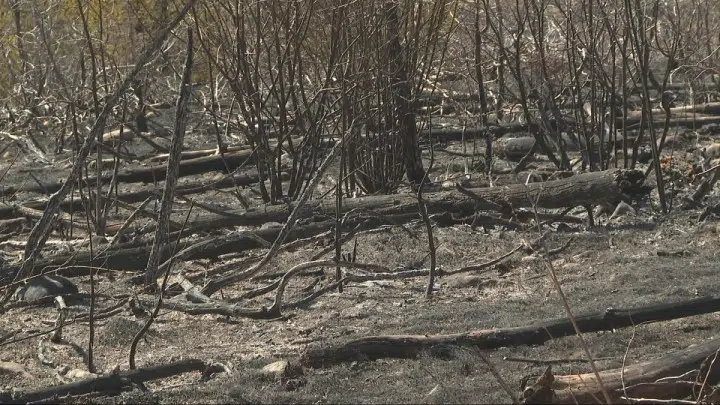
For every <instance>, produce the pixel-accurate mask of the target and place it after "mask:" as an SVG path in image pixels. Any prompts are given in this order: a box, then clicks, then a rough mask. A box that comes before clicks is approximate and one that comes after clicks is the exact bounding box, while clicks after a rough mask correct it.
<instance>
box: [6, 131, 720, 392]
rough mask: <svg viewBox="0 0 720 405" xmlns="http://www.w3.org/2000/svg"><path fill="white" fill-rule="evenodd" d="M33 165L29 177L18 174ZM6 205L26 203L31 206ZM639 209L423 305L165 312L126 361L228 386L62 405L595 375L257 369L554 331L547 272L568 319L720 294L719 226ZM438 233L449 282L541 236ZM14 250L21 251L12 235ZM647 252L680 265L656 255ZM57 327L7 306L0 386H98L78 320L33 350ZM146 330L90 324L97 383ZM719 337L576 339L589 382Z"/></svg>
mask: <svg viewBox="0 0 720 405" xmlns="http://www.w3.org/2000/svg"><path fill="white" fill-rule="evenodd" d="M192 146H195V145H192ZM4 159H5V160H4V161H3V165H2V167H0V168H3V170H4V167H7V166H6V165H7V164H8V160H9V158H7V157H6V158H4ZM440 163H441V164H438V165H437V167H438V168H437V169H436V172H435V173H434V174H433V176H434V177H433V180H437V181H442V180H443V179H444V178H443V176H445V173H446V170H445V169H446V168H447V167H448V166H450V165H451V164H452V163H453V162H452V161H442V162H440ZM542 163H543V162H539V163H537V165H541V164H542ZM28 166H29V163H28V164H26V165H25V167H28ZM42 173H44V174H43V175H47V177H43V178H44V179H47V180H48V181H49V180H50V179H52V174H53V173H57V171H53V170H52V169H50V168H48V167H46V168H45V169H44V170H43V171H42ZM57 176H58V177H60V178H62V176H61V175H57ZM206 177H207V178H210V177H212V176H211V175H206ZM194 179H195V180H197V177H195V178H194ZM28 182H32V180H30V179H29V178H28V177H27V176H26V175H23V172H21V171H19V170H18V169H13V170H11V172H10V175H9V177H7V179H6V184H13V185H19V184H22V183H26V184H27V183H28ZM328 184H329V183H328V182H325V183H323V185H322V187H328V186H329V185H328ZM123 187H126V189H132V188H133V187H135V188H136V187H141V186H139V185H130V186H123ZM123 187H121V191H122V188H123ZM678 187H680V186H678ZM682 187H683V190H685V192H686V193H687V192H690V191H691V190H692V188H693V187H694V186H691V185H688V184H685V185H683V186H682ZM246 192H247V193H248V196H249V197H252V196H253V194H252V193H250V192H249V190H246ZM17 198H18V199H19V200H22V199H25V198H29V196H23V195H19V196H18V197H17ZM194 198H197V199H198V200H199V201H205V202H214V203H216V204H221V203H225V204H228V205H232V204H235V205H236V206H237V203H233V201H232V200H231V199H230V198H229V197H228V196H227V194H226V193H220V192H212V193H206V194H205V195H202V196H196V197H194ZM717 199H718V197H717V195H716V194H712V195H711V196H710V197H709V199H708V203H709V204H710V203H713V202H717V201H716V200H717ZM650 201H651V202H652V203H649V202H648V201H645V202H641V203H639V204H636V208H637V209H638V213H637V215H634V216H633V215H627V216H621V217H619V218H614V219H613V220H612V221H611V222H610V221H608V218H607V217H603V218H601V219H599V220H598V224H597V225H596V226H594V227H592V228H588V227H586V226H585V225H578V224H569V227H568V226H565V227H564V229H563V230H557V231H555V232H552V234H551V235H550V236H549V237H548V238H547V240H546V245H547V248H548V249H553V248H557V247H559V246H562V245H563V244H565V243H566V242H567V241H568V240H570V243H569V246H568V247H567V249H565V250H564V251H562V253H560V254H559V255H557V256H555V257H553V259H552V260H551V261H548V260H546V259H544V258H543V256H542V255H540V254H537V253H535V254H532V255H530V254H526V253H520V252H518V253H516V254H514V255H513V256H511V257H510V258H509V259H507V260H505V261H504V262H502V263H501V264H499V265H497V266H495V267H492V268H490V269H488V270H484V271H480V272H475V273H467V274H465V275H461V276H449V277H445V278H442V279H440V280H439V282H438V286H437V288H436V290H435V291H434V294H433V296H432V298H429V299H428V298H425V296H424V290H425V283H426V280H425V279H424V278H416V279H407V280H388V281H373V282H365V283H360V284H350V285H348V286H347V287H346V288H345V291H344V292H343V293H342V294H340V293H338V292H332V293H326V294H324V295H322V296H320V297H318V298H317V299H315V300H314V301H313V302H312V303H311V304H309V305H308V306H305V307H301V308H297V309H286V310H284V311H283V315H284V316H283V317H282V318H281V319H277V320H250V319H228V318H226V317H221V316H217V315H188V314H185V313H182V312H178V311H173V310H172V309H163V310H161V312H160V316H159V317H158V318H157V320H156V321H155V323H154V324H153V326H152V328H151V329H150V332H149V333H148V335H147V337H146V339H144V340H142V341H141V342H140V344H139V346H138V352H137V356H136V362H137V364H138V366H139V367H145V366H150V365H154V364H165V363H168V362H170V361H176V360H181V359H189V358H197V359H201V360H203V361H207V362H216V363H221V364H223V365H224V366H226V367H227V368H228V370H229V371H230V373H218V374H216V375H215V376H214V377H213V378H212V379H210V380H209V381H200V375H199V373H186V374H181V375H178V376H175V377H171V378H166V379H162V380H158V381H155V382H150V383H147V384H146V388H147V389H148V391H147V392H143V390H141V389H140V388H139V387H135V389H133V390H131V391H127V392H124V393H122V394H120V395H117V396H86V397H80V398H77V397H76V398H73V399H72V401H73V402H92V403H178V402H188V403H228V402H231V403H508V402H510V401H511V399H510V396H509V395H508V393H507V392H506V391H505V390H504V389H503V386H502V385H501V383H500V382H499V381H498V379H497V378H495V377H494V375H493V373H491V368H494V369H495V370H496V371H497V372H498V373H499V375H500V377H501V378H502V380H503V381H504V383H505V384H506V385H507V386H508V387H510V388H511V390H513V391H514V394H515V395H519V392H520V381H521V380H522V379H523V378H524V377H526V376H530V375H539V374H540V373H541V372H542V371H543V370H544V368H545V366H543V365H541V364H537V363H532V362H522V361H518V359H533V360H536V361H543V360H557V359H566V360H568V361H567V362H563V363H560V364H556V365H554V366H553V371H554V372H555V373H557V374H576V373H585V372H589V371H591V369H590V366H589V364H587V363H586V362H583V361H581V360H582V359H585V358H586V356H585V354H584V352H583V348H582V344H581V339H580V338H579V337H577V336H572V337H565V338H558V339H554V340H552V341H550V342H548V343H547V344H545V345H542V346H517V347H507V348H501V349H497V350H490V351H484V352H482V353H479V352H477V351H476V350H475V349H471V348H454V347H452V348H446V349H447V350H439V351H434V350H430V351H428V352H427V353H424V354H423V355H421V356H420V357H419V358H417V359H409V360H398V359H381V360H376V361H365V362H352V363H346V364H340V365H336V366H332V367H328V368H321V369H308V368H306V369H304V370H303V374H302V376H299V377H298V378H296V379H294V380H293V381H292V382H288V381H277V380H276V379H275V378H273V377H268V376H267V375H266V374H264V373H263V372H262V371H261V369H262V367H263V366H265V365H267V364H270V363H272V362H275V361H278V360H296V359H297V358H298V357H299V356H300V354H301V353H302V352H303V351H304V350H305V349H307V348H308V347H314V346H315V345H332V344H341V343H343V342H346V341H349V340H351V339H355V338H360V337H364V336H371V335H380V334H419V335H426V334H445V333H457V332H466V331H472V330H484V329H493V328H506V327H515V326H524V325H529V324H533V323H535V322H538V321H541V320H546V319H550V318H557V317H565V316H566V314H565V311H564V309H563V305H562V302H561V300H560V298H559V294H558V291H557V290H556V289H555V287H554V286H553V284H552V283H551V281H550V278H549V277H548V272H549V268H550V265H551V267H552V269H554V271H555V272H556V274H557V277H558V279H559V281H560V284H561V286H562V290H563V292H564V294H565V295H566V297H567V300H568V303H569V305H570V307H571V308H572V311H573V313H574V314H576V315H577V314H582V313H586V312H596V311H603V310H605V309H606V308H609V307H613V308H630V307H637V306H643V305H650V304H656V303H662V302H675V301H681V300H687V299H692V298H695V297H698V296H706V295H711V294H715V293H716V291H717V290H718V289H720V278H719V277H718V276H717V273H718V271H719V270H720V266H719V265H718V263H719V262H718V247H719V246H720V242H718V241H719V238H718V233H719V232H720V228H719V227H718V223H717V222H716V220H715V219H714V218H713V217H712V216H711V217H710V218H708V219H707V220H706V221H705V222H704V223H698V221H697V217H698V215H699V213H700V209H695V210H681V209H679V208H678V207H677V205H679V204H676V206H675V208H674V209H673V211H672V212H671V213H670V214H669V215H667V216H663V215H660V214H659V213H658V212H657V209H656V208H655V207H654V204H655V203H656V201H657V195H656V194H655V193H653V195H652V196H651V198H650ZM183 209H187V207H186V206H184V208H183ZM113 212H114V211H113ZM114 215H116V216H117V218H120V219H122V218H124V217H125V216H126V215H127V213H126V212H122V211H121V212H120V213H118V214H114ZM177 215H178V219H181V218H183V216H184V212H182V210H179V211H178V213H177ZM570 215H575V216H578V217H584V216H585V211H584V209H582V208H578V209H576V210H575V211H572V212H571V213H570ZM556 227H557V224H556V225H553V229H555V228H556ZM433 234H434V237H435V238H436V245H437V262H438V265H439V266H441V267H442V268H444V269H447V270H451V269H458V268H461V267H464V266H468V265H472V264H480V263H483V262H486V261H488V260H491V259H494V258H496V257H499V256H501V255H503V254H505V253H506V252H508V251H510V250H512V249H513V248H515V247H516V246H518V245H520V244H524V243H527V242H530V241H532V240H534V239H536V238H537V237H538V236H539V233H538V231H537V230H536V229H534V228H533V227H532V226H528V228H527V229H525V230H522V231H507V230H500V229H492V230H488V231H487V232H485V231H483V229H482V228H479V229H477V230H473V229H471V228H470V226H468V225H456V226H453V227H445V228H440V227H436V228H434V229H433ZM76 238H79V239H82V238H83V236H82V235H77V236H76ZM13 240H18V241H22V240H23V236H17V237H15V238H13ZM51 241H52V239H51ZM324 243H327V241H326V240H323V239H313V240H310V241H308V242H307V243H305V244H303V245H301V246H299V247H296V248H294V249H293V250H292V251H284V252H282V253H280V254H279V255H278V256H277V257H276V258H275V259H273V261H272V263H271V264H270V266H269V269H270V270H271V271H272V272H274V273H282V272H284V271H287V270H288V269H289V268H291V267H292V266H294V265H296V264H298V263H301V262H303V261H307V260H309V258H310V257H311V256H312V255H313V254H315V253H316V252H318V251H320V250H321V249H323V247H324V246H323V245H324ZM9 246H10V245H7V244H6V245H3V250H4V252H3V253H4V254H5V255H6V256H8V257H6V260H10V259H14V258H16V257H17V256H12V257H9V256H11V252H10V247H9ZM53 246H54V247H53ZM61 248H62V243H58V244H57V245H49V248H48V249H49V250H48V251H46V253H45V254H46V255H48V254H53V251H52V249H61ZM351 249H352V245H351V244H348V245H346V246H345V250H346V251H349V250H351ZM18 251H19V250H18ZM427 251H428V248H427V234H426V232H425V229H424V226H423V225H422V223H419V222H417V223H412V224H409V225H407V226H406V227H405V229H402V228H400V227H388V228H385V229H381V230H375V231H373V232H368V233H364V234H361V235H359V236H358V237H357V257H356V259H357V261H358V262H363V263H375V264H382V265H384V266H387V267H390V268H396V267H403V268H427V267H428V266H429V259H428V257H427ZM658 252H660V253H662V252H684V253H683V254H681V255H671V256H661V255H659V254H658ZM263 253H264V251H261V250H258V251H255V252H250V253H249V254H244V255H243V256H242V257H241V258H240V260H243V259H247V258H248V255H261V254H263ZM13 255H16V254H15V253H13ZM327 257H331V256H327ZM233 260H237V259H230V258H225V259H221V260H220V261H219V262H210V261H207V260H197V261H191V262H185V263H181V264H179V265H178V266H177V267H176V268H175V270H176V271H177V272H181V273H183V274H185V275H194V274H201V273H202V272H204V271H207V270H208V269H212V268H215V267H217V266H218V265H223V264H228V263H232V261H233ZM239 266H241V264H238V267H239ZM325 272H326V277H322V279H321V280H320V283H319V284H318V285H317V286H314V287H311V288H310V289H309V290H308V291H303V289H304V288H305V287H307V286H309V285H311V284H312V283H313V282H314V277H311V276H300V277H297V278H295V279H293V281H292V282H291V283H290V286H289V288H288V293H287V295H286V297H285V301H286V302H290V301H295V300H297V299H300V298H302V297H304V296H306V295H307V294H309V291H312V290H313V289H315V290H316V289H318V288H319V287H320V286H322V285H326V284H327V283H329V282H331V281H332V277H334V269H325ZM130 275H131V274H130V273H127V272H122V271H115V272H111V273H105V274H101V275H99V276H97V285H96V287H95V289H96V291H97V292H98V293H99V294H101V296H103V297H112V296H114V295H118V294H128V293H131V292H132V291H133V289H135V290H138V291H139V289H138V287H134V286H131V285H130V284H127V283H126V280H127V279H128V278H129V276H130ZM73 280H74V281H75V282H76V283H78V286H79V289H80V291H84V292H88V291H90V285H89V277H74V278H73ZM269 282H270V281H268V280H258V281H252V282H245V283H241V284H239V285H234V286H231V287H229V288H226V289H224V290H222V292H221V293H218V294H216V295H214V296H213V298H216V299H218V300H226V301H229V302H237V303H238V304H240V305H242V306H244V307H250V308H260V306H262V305H264V306H269V305H270V304H271V303H272V299H273V298H274V295H273V294H272V293H270V294H267V295H264V296H261V297H258V298H255V299H252V300H243V301H240V300H239V299H238V297H239V296H240V295H242V294H243V293H244V292H247V291H249V290H251V289H254V288H257V287H259V286H262V285H266V284H267V283H269ZM116 302H118V301H117V300H115V299H112V298H99V299H98V306H99V307H100V308H106V307H109V306H111V305H113V304H115V303H116ZM87 311H88V305H87V303H80V304H78V305H74V306H72V307H71V309H70V312H71V316H72V315H80V314H86V313H87ZM55 318H56V310H55V309H53V308H51V307H27V308H18V309H13V310H11V311H9V312H8V313H5V314H3V315H2V316H0V336H3V335H5V334H6V333H8V332H10V331H15V330H18V329H20V330H21V331H22V332H21V334H19V335H18V337H27V338H26V339H23V340H19V341H17V340H18V339H10V341H11V342H12V343H10V344H8V343H7V342H5V343H4V344H3V345H2V346H1V347H2V350H1V351H0V361H2V362H13V363H17V364H19V365H21V366H22V368H23V371H22V372H5V371H2V370H0V388H2V389H4V390H6V391H10V390H13V389H14V390H19V391H30V390H33V389H38V388H41V387H47V386H52V385H57V384H60V383H66V382H71V381H77V380H80V379H83V378H89V377H92V376H93V374H88V373H87V371H86V370H87V367H86V364H85V355H86V352H87V345H88V332H89V327H88V324H87V322H77V323H73V324H71V325H69V326H67V327H65V330H64V336H63V337H64V341H63V342H61V343H58V344H56V343H51V342H50V341H48V340H43V343H42V344H40V341H41V337H42V336H43V335H42V334H41V333H40V332H43V331H47V330H48V329H50V328H52V325H53V324H54V321H55ZM146 319H147V318H145V317H143V316H136V315H134V314H132V313H131V312H130V311H129V310H124V311H123V312H122V313H120V314H118V315H115V316H113V317H111V318H109V319H102V320H99V321H98V322H97V325H96V330H95V333H96V339H95V346H94V352H93V354H94V361H95V366H96V368H97V374H107V373H110V372H112V371H113V370H114V369H115V368H116V367H119V368H120V369H121V370H127V368H128V356H129V346H130V342H131V341H132V339H133V336H134V335H135V333H136V332H137V331H138V330H139V329H140V328H141V326H142V324H143V323H144V322H145V321H146ZM719 332H720V322H718V316H717V315H716V314H708V315H702V316H695V317H689V318H685V319H679V320H673V321H668V322H662V323H653V324H644V325H637V327H635V328H626V329H619V330H616V331H614V332H605V333H586V334H584V335H583V336H582V338H583V339H584V340H585V341H586V342H587V345H588V347H589V349H590V351H591V353H592V356H593V357H594V358H595V359H596V362H597V365H598V368H600V369H611V368H618V367H621V366H622V365H623V363H624V364H626V365H628V364H633V363H636V362H640V361H646V360H651V359H657V358H660V357H662V356H663V355H664V354H666V353H669V352H672V351H676V350H680V349H685V348H687V347H689V346H690V345H695V344H698V343H701V342H704V341H706V340H708V339H711V338H714V337H717V336H718V333H719ZM33 334H34V335H38V336H33ZM40 346H42V352H43V353H44V357H45V358H46V359H50V360H52V364H43V363H42V362H41V361H40V360H39V355H38V354H39V350H40V349H39V347H40ZM481 354H482V355H481ZM483 357H484V358H486V359H487V360H488V362H487V363H486V362H485V361H484V359H483Z"/></svg>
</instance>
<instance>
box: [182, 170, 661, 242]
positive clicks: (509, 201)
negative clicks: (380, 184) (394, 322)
mask: <svg viewBox="0 0 720 405" xmlns="http://www.w3.org/2000/svg"><path fill="white" fill-rule="evenodd" d="M469 190H470V191H471V192H472V193H473V194H475V195H477V196H479V197H480V198H481V200H476V199H473V198H471V197H468V196H467V195H465V194H463V193H461V192H459V191H457V190H447V191H441V192H436V193H427V194H425V196H424V199H425V204H426V206H427V210H428V213H430V214H435V213H442V212H454V213H459V214H464V215H471V214H473V213H475V212H476V211H478V210H488V211H493V210H495V208H496V207H497V205H498V204H500V205H503V206H506V205H509V206H511V207H513V208H518V207H532V206H533V204H535V203H536V202H537V206H538V207H540V208H571V207H577V206H585V205H593V206H594V205H599V204H601V203H604V202H606V203H610V204H612V203H617V202H619V201H621V200H626V199H629V198H637V197H641V196H644V195H646V194H648V193H649V192H650V190H651V186H647V185H645V184H644V175H643V173H642V172H641V171H636V170H622V169H613V170H605V171H600V172H590V173H581V174H577V175H575V176H572V177H567V178H563V179H558V180H551V181H547V182H544V183H530V184H527V185H525V184H508V185H504V186H498V187H484V188H473V189H469ZM290 211H291V209H290V207H288V206H287V205H267V206H264V207H262V208H259V209H254V210H249V211H244V212H240V211H232V212H230V213H229V214H230V215H228V216H219V215H209V216H204V217H201V219H200V220H198V221H196V222H194V223H193V224H192V225H191V227H193V228H196V229H214V228H218V227H222V226H241V225H242V226H260V225H262V224H265V223H267V222H284V221H285V220H286V219H287V218H288V216H289V215H290ZM349 211H373V212H376V213H380V214H383V215H397V214H408V213H416V212H417V197H416V196H415V195H414V194H393V195H374V196H365V197H358V198H348V199H345V200H343V211H342V212H343V213H347V212H349ZM313 216H320V217H323V216H325V217H327V218H334V216H335V202H334V201H331V200H320V201H310V202H308V203H307V204H306V205H305V207H303V210H302V213H301V217H302V218H311V217H313Z"/></svg>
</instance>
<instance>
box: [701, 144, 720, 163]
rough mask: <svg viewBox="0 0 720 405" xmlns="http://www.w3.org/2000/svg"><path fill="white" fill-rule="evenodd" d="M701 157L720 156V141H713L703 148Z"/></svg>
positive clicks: (714, 157) (711, 157) (712, 157)
mask: <svg viewBox="0 0 720 405" xmlns="http://www.w3.org/2000/svg"><path fill="white" fill-rule="evenodd" d="M703 157H705V158H707V159H716V158H720V142H714V143H713V144H712V145H709V146H708V147H706V148H705V149H704V150H703Z"/></svg>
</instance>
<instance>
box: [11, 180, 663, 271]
mask: <svg viewBox="0 0 720 405" xmlns="http://www.w3.org/2000/svg"><path fill="white" fill-rule="evenodd" d="M643 180H644V176H643V173H642V172H640V171H635V170H606V171H602V172H591V173H583V174H578V175H576V176H572V177H568V178H565V179H560V180H552V181H548V182H545V183H530V184H528V185H525V184H511V185H507V186H499V187H488V188H476V189H470V192H471V193H472V194H474V195H475V196H477V197H478V198H480V199H476V198H471V197H469V196H468V195H466V194H464V193H462V192H460V191H457V190H452V191H443V192H437V193H427V194H425V200H426V206H427V210H428V212H429V213H430V214H435V213H446V212H451V213H458V214H461V215H472V214H474V213H475V212H476V211H477V210H489V211H493V210H496V209H497V208H498V206H502V207H508V206H509V207H511V208H518V207H531V206H532V205H533V204H535V203H536V202H537V206H538V207H542V208H566V207H575V206H585V205H598V204H600V203H613V202H617V201H620V200H622V199H627V198H628V197H637V196H639V195H644V194H646V193H647V192H649V190H650V188H649V187H647V186H645V185H643ZM350 211H353V212H358V213H363V212H364V213H372V215H373V216H374V217H376V220H377V221H380V222H383V221H385V222H384V223H386V224H393V223H394V222H393V217H394V216H399V217H400V218H403V219H402V221H407V220H411V219H414V218H417V217H418V210H417V198H416V196H415V195H414V194H396V195H378V196H367V197H359V198H349V199H346V200H344V202H343V213H347V212H350ZM290 212H291V207H289V206H287V205H269V206H265V207H262V208H259V209H255V210H250V211H245V212H242V211H233V212H230V213H229V215H217V214H211V215H204V216H201V217H200V219H199V220H196V221H193V222H191V223H190V224H188V226H187V232H186V233H193V232H199V231H203V230H204V231H207V230H211V229H218V228H223V227H229V226H261V225H263V224H265V223H268V222H285V221H286V220H287V218H288V216H289V215H290ZM300 218H301V219H304V220H310V219H317V218H320V221H321V222H315V223H310V224H307V225H303V226H297V227H296V228H295V229H294V230H293V232H292V234H291V235H292V236H291V237H289V239H288V241H290V240H294V239H299V238H307V237H311V236H315V235H318V234H320V233H322V232H325V231H327V230H328V229H330V227H331V226H332V224H334V218H335V203H334V202H333V201H331V200H319V201H317V200H316V201H311V202H309V203H307V204H306V205H305V206H304V207H303V210H302V212H301V215H300ZM323 218H325V219H326V220H323ZM388 220H389V221H388ZM401 223H402V222H401ZM278 231H279V228H268V229H259V230H256V231H254V232H245V233H242V232H241V233H235V234H232V235H229V236H224V237H217V236H210V237H208V238H206V239H204V240H207V241H209V242H207V243H208V246H214V247H213V248H212V249H210V248H208V249H206V250H204V251H203V252H202V254H201V253H200V252H197V253H196V254H195V255H194V256H192V257H188V258H193V259H195V258H200V257H217V255H221V254H225V253H230V252H239V251H242V250H248V249H253V248H258V247H262V246H263V244H262V243H260V242H259V241H260V240H265V241H268V242H272V241H274V240H275V238H276V237H277V234H278ZM204 240H201V241H199V242H193V243H205V242H203V241H204ZM189 245H190V243H189V242H185V241H181V243H180V245H179V246H178V248H179V249H180V250H181V249H185V248H187V247H188V246H189ZM169 246H174V242H173V243H170V245H169ZM168 249H169V248H168ZM149 250H150V248H149V246H141V247H127V248H124V247H122V246H118V247H116V248H113V249H112V250H108V251H106V252H103V253H102V254H100V255H99V256H97V257H96V259H95V260H92V261H91V256H90V252H89V251H85V252H76V253H74V254H72V255H58V256H53V257H51V258H47V259H44V260H39V261H38V262H37V263H36V264H35V267H34V270H33V271H34V272H37V271H39V270H41V269H43V268H45V267H48V266H51V267H52V266H60V265H63V264H68V263H69V264H70V265H72V264H74V265H93V266H103V267H108V268H111V269H133V270H135V269H137V270H140V269H142V268H144V267H145V264H146V263H147V254H148V253H149ZM169 252H170V251H169V250H168V252H166V256H167V255H168V254H169ZM96 254H97V252H96ZM91 263H92V264H91ZM16 267H17V266H6V267H5V268H3V271H2V273H3V274H0V285H2V284H3V283H2V280H3V279H5V277H7V276H8V275H10V274H14V272H15V271H16V270H17V268H16ZM11 279H12V277H11Z"/></svg>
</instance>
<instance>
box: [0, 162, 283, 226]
mask: <svg viewBox="0 0 720 405" xmlns="http://www.w3.org/2000/svg"><path fill="white" fill-rule="evenodd" d="M288 178H289V175H288V174H287V173H282V175H281V179H283V180H287V179H288ZM259 181H260V177H259V176H258V173H257V170H255V169H249V170H247V171H246V172H243V173H236V174H234V175H232V176H230V175H228V176H225V177H223V178H222V179H220V180H218V181H195V182H192V183H187V184H183V185H180V186H178V187H177V189H176V190H175V193H176V194H177V195H189V194H199V193H204V192H207V191H210V190H218V189H224V188H231V187H247V186H250V185H253V184H256V183H257V182H259ZM154 195H155V196H162V189H160V188H156V187H150V188H147V189H144V190H138V191H132V192H128V193H121V194H119V195H117V196H116V197H114V198H116V199H118V200H120V201H122V202H125V203H128V204H132V203H137V202H141V201H143V200H145V199H146V198H148V197H151V196H154ZM21 205H22V206H23V207H26V208H31V209H36V210H44V209H45V207H46V206H47V201H31V202H26V203H23V204H21ZM60 209H61V210H62V211H65V212H78V211H82V210H84V209H85V203H84V202H83V201H82V200H81V199H80V198H75V199H72V200H65V201H63V202H62V203H61V204H60ZM17 211H18V210H17V206H16V205H15V204H13V205H10V204H4V203H0V219H5V218H15V217H17V216H18V212H17Z"/></svg>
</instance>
